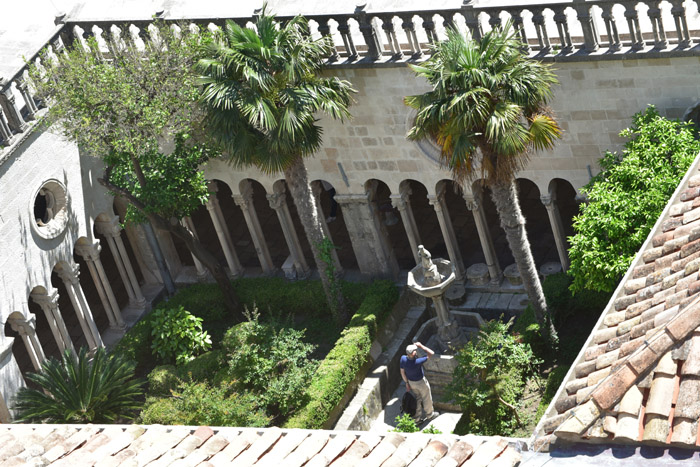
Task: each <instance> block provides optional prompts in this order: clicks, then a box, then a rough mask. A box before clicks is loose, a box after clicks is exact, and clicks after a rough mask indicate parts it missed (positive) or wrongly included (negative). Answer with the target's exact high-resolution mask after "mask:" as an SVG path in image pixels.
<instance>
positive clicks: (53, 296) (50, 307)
mask: <svg viewBox="0 0 700 467" xmlns="http://www.w3.org/2000/svg"><path fill="white" fill-rule="evenodd" d="M30 297H31V298H32V300H34V302H35V303H36V304H37V305H39V307H40V308H41V310H42V311H43V312H44V315H45V316H46V321H48V323H49V328H51V333H52V334H53V338H54V339H55V340H56V345H58V348H59V349H60V350H61V352H63V351H64V350H71V351H72V352H73V354H74V355H75V347H74V346H73V341H72V340H71V338H70V334H68V328H66V322H65V321H64V320H63V315H61V311H60V310H59V309H58V292H56V291H55V290H53V291H51V292H49V294H43V293H36V292H33V293H32V294H31V295H30Z"/></svg>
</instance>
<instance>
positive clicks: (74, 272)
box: [56, 264, 80, 285]
mask: <svg viewBox="0 0 700 467" xmlns="http://www.w3.org/2000/svg"><path fill="white" fill-rule="evenodd" d="M56 273H58V277H60V278H61V280H62V281H63V282H70V283H71V284H73V285H78V283H79V282H80V266H79V265H78V264H71V265H68V266H67V267H66V266H61V267H57V268H56Z"/></svg>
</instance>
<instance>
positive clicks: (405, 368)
mask: <svg viewBox="0 0 700 467" xmlns="http://www.w3.org/2000/svg"><path fill="white" fill-rule="evenodd" d="M418 349H421V350H423V351H424V352H425V353H426V356H425V357H418ZM434 354H435V352H433V351H432V350H430V349H429V348H428V347H426V346H424V345H423V344H421V343H420V342H416V343H415V344H410V345H409V346H407V347H406V355H403V356H401V363H400V366H401V378H403V380H404V382H405V383H406V391H413V395H414V396H416V401H417V406H416V415H415V418H414V419H415V420H416V423H418V424H420V423H423V422H426V421H428V420H432V419H433V418H435V417H437V416H438V413H437V412H435V411H434V410H433V396H432V394H431V393H430V384H429V383H428V380H427V379H426V378H425V375H424V374H423V364H424V363H425V362H426V361H428V359H429V358H430V357H432V356H433V355H434ZM421 410H422V412H423V417H419V415H420V413H421Z"/></svg>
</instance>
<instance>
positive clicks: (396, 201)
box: [389, 195, 408, 211]
mask: <svg viewBox="0 0 700 467" xmlns="http://www.w3.org/2000/svg"><path fill="white" fill-rule="evenodd" d="M389 198H390V199H391V205H392V206H394V207H395V208H396V209H398V210H399V211H405V210H406V207H408V200H407V199H405V198H404V197H403V196H402V195H391V196H390V197H389Z"/></svg>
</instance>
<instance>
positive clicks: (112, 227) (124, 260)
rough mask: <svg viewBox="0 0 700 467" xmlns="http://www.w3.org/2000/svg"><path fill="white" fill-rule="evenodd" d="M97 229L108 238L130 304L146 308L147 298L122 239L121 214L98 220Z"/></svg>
mask: <svg viewBox="0 0 700 467" xmlns="http://www.w3.org/2000/svg"><path fill="white" fill-rule="evenodd" d="M95 230H97V232H98V233H100V234H102V235H104V236H105V238H106V239H107V245H109V250H110V251H111V252H112V257H113V258H114V262H115V263H116V265H117V270H118V271H119V276H120V277H121V279H122V282H123V283H124V287H125V288H126V293H127V295H128V296H129V304H130V305H131V306H134V307H136V308H145V306H146V299H145V297H144V296H143V293H142V292H141V286H140V285H139V281H138V279H137V278H136V273H135V272H134V268H133V267H132V265H131V261H130V260H129V255H127V253H126V248H125V247H124V242H123V241H122V237H121V231H122V226H121V225H120V223H119V216H114V217H113V218H112V219H110V220H109V221H96V222H95Z"/></svg>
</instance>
